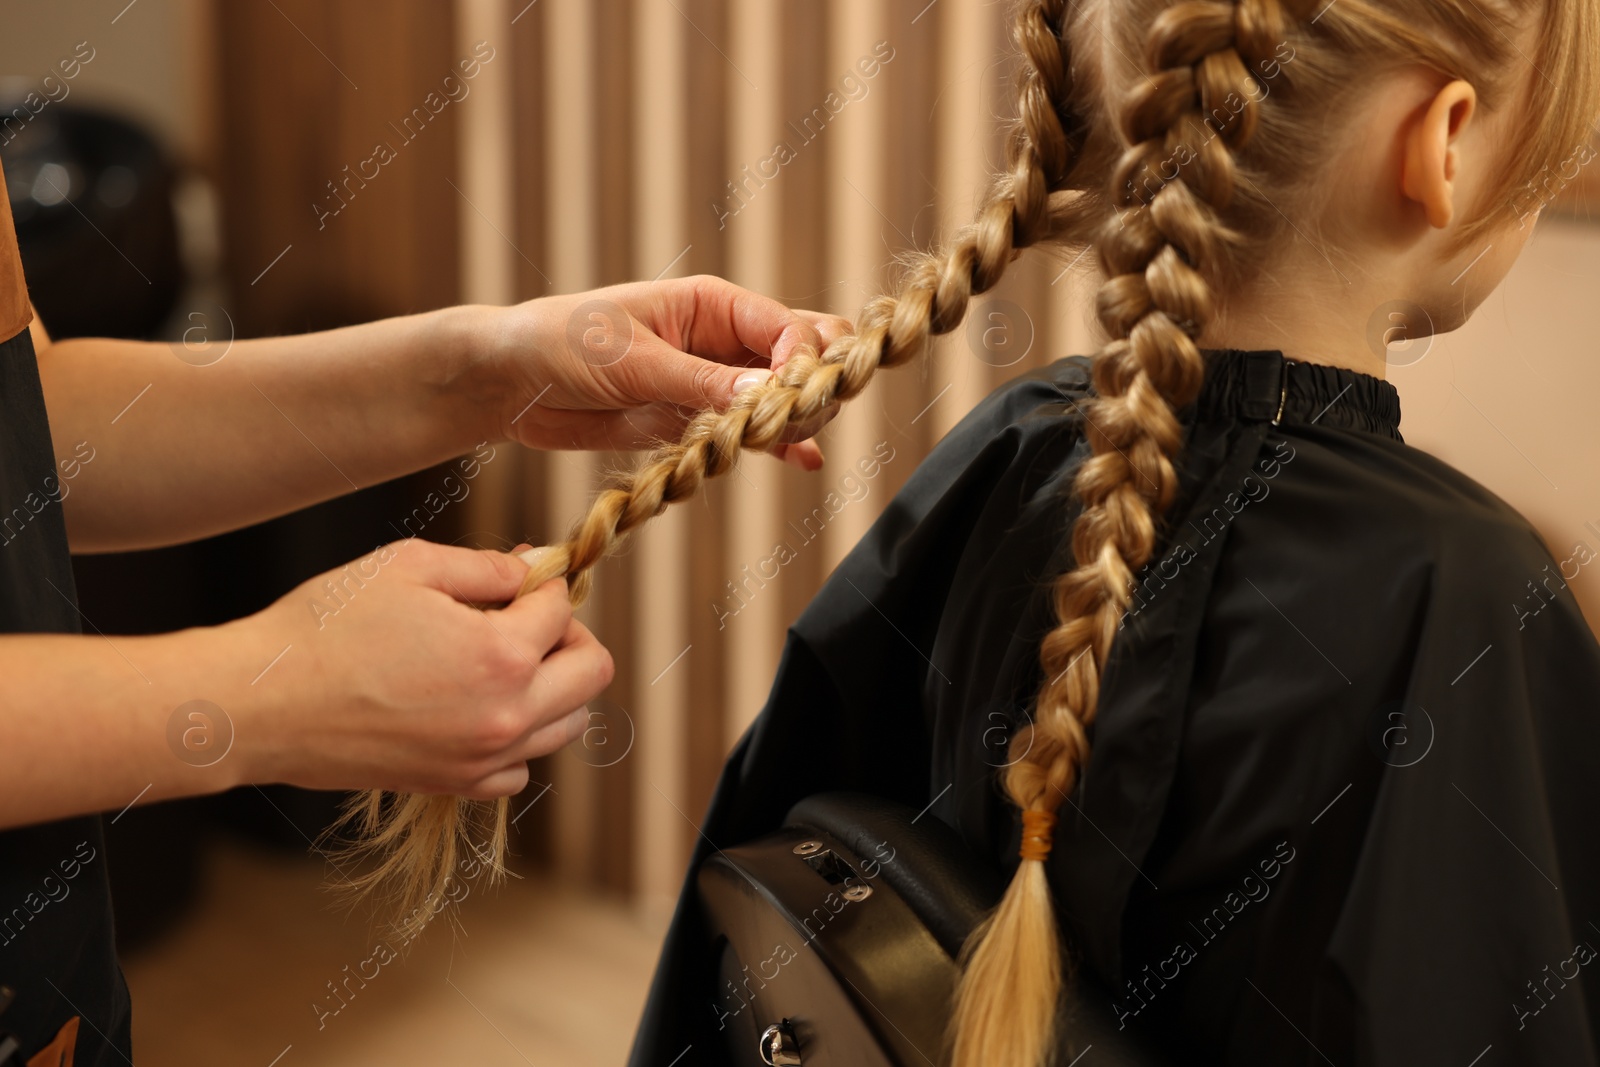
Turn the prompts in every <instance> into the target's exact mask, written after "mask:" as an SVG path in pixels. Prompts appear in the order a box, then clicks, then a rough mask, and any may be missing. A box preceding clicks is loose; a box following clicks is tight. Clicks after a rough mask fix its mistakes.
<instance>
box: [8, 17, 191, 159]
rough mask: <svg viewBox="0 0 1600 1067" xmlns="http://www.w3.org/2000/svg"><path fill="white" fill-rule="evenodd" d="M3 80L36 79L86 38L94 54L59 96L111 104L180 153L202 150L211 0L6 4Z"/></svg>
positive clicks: (36, 82) (35, 82)
mask: <svg viewBox="0 0 1600 1067" xmlns="http://www.w3.org/2000/svg"><path fill="white" fill-rule="evenodd" d="M7 8H8V9H7V11H6V18H5V32H4V33H0V79H13V78H15V79H19V80H20V81H21V82H25V83H32V84H33V85H35V86H37V85H39V83H40V82H41V81H42V80H43V78H44V77H45V76H46V75H50V74H56V75H59V73H60V72H59V71H58V70H57V69H56V63H57V61H58V60H62V59H66V58H69V57H71V56H72V55H73V52H74V49H75V48H76V47H77V46H78V44H79V43H80V42H88V45H89V47H90V48H91V49H93V54H94V59H93V60H92V61H90V62H89V63H87V64H84V65H83V67H82V71H81V73H80V74H79V75H78V76H77V77H76V78H74V79H72V80H71V81H70V82H69V83H68V85H69V90H70V91H69V93H68V95H67V96H65V97H62V98H61V99H66V100H72V101H74V102H76V103H80V104H86V105H89V104H92V105H94V106H96V107H101V108H105V109H107V110H111V111H115V112H117V113H119V114H121V115H124V116H127V117H130V118H133V119H136V120H138V121H139V122H140V123H141V124H143V125H145V126H146V127H148V128H150V129H151V130H153V131H155V132H156V133H157V134H159V135H160V137H161V138H162V140H164V141H165V142H166V143H167V144H168V145H169V146H171V147H172V148H173V149H174V150H175V151H176V152H178V153H179V154H180V155H181V156H182V157H183V158H184V159H185V160H187V161H190V162H194V161H198V160H201V159H204V158H206V157H207V155H208V153H209V149H210V144H209V137H210V133H211V129H212V115H211V112H210V100H211V99H212V86H211V78H212V64H211V60H210V58H209V56H210V55H211V51H212V49H213V47H214V44H213V41H212V33H211V21H210V13H211V9H210V0H134V2H133V3H131V4H130V3H129V2H128V0H72V2H70V3H49V4H21V3H17V4H9V5H7Z"/></svg>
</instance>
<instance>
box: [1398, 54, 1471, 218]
mask: <svg viewBox="0 0 1600 1067" xmlns="http://www.w3.org/2000/svg"><path fill="white" fill-rule="evenodd" d="M1477 110H1478V91H1477V90H1476V89H1474V88H1473V87H1472V85H1471V83H1469V82H1464V81H1453V82H1451V83H1450V84H1449V85H1446V86H1445V87H1444V88H1443V89H1440V90H1439V93H1438V95H1436V96H1435V97H1434V98H1433V100H1432V101H1431V102H1430V103H1429V104H1428V109H1427V111H1426V112H1424V113H1423V115H1422V117H1421V118H1420V119H1418V120H1417V121H1416V123H1415V125H1413V126H1412V128H1411V131H1410V133H1408V134H1407V135H1406V146H1405V167H1404V173H1403V175H1402V177H1401V185H1402V189H1403V191H1404V193H1405V195H1406V197H1407V199H1409V200H1412V201H1415V202H1416V203H1418V204H1420V205H1422V209H1423V210H1424V211H1425V212H1426V213H1427V216H1428V225H1430V226H1433V227H1434V228H1436V229H1440V230H1442V229H1445V228H1446V227H1448V226H1449V225H1450V223H1451V222H1452V221H1454V219H1455V214H1456V205H1455V187H1456V176H1457V174H1458V172H1459V171H1460V169H1461V158H1460V147H1459V145H1458V143H1457V142H1458V141H1459V140H1460V137H1461V134H1462V132H1463V131H1464V130H1465V129H1466V128H1467V126H1468V124H1470V123H1471V122H1472V117H1473V115H1474V114H1476V113H1477Z"/></svg>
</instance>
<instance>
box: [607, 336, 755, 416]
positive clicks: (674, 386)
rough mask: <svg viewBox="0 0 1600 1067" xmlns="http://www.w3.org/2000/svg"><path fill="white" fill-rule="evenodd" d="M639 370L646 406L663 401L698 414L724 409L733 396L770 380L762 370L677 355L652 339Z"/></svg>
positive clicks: (668, 346)
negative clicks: (644, 375)
mask: <svg viewBox="0 0 1600 1067" xmlns="http://www.w3.org/2000/svg"><path fill="white" fill-rule="evenodd" d="M641 354H643V355H645V356H646V358H645V359H643V360H640V364H639V366H640V369H641V370H645V368H646V367H648V370H647V371H646V375H647V381H646V382H645V383H641V384H644V386H645V389H644V392H646V393H647V394H648V395H646V396H642V397H641V398H640V399H641V400H643V401H644V402H646V403H651V402H665V403H667V404H671V405H674V406H677V407H687V408H692V409H694V410H696V411H701V410H704V409H706V408H715V409H716V410H718V411H723V410H726V409H727V407H728V405H729V404H730V403H732V401H733V398H734V396H735V395H736V394H738V393H741V392H743V391H744V390H746V389H750V388H752V387H754V386H757V385H760V384H761V383H762V382H764V381H766V380H767V379H768V378H771V377H772V371H770V370H767V369H766V368H764V367H737V366H734V367H730V366H728V365H726V364H723V363H717V362H714V361H712V360H709V359H701V358H700V357H699V356H693V355H690V354H689V353H687V352H681V351H679V350H678V349H676V348H673V347H672V346H671V345H669V344H667V343H666V342H665V341H661V340H659V339H654V338H653V339H652V343H651V344H650V345H649V346H648V347H647V348H646V351H645V353H641Z"/></svg>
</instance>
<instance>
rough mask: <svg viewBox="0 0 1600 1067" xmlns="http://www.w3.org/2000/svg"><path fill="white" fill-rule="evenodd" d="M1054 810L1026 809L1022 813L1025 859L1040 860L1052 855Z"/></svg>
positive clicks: (1023, 855) (1023, 852)
mask: <svg viewBox="0 0 1600 1067" xmlns="http://www.w3.org/2000/svg"><path fill="white" fill-rule="evenodd" d="M1055 825H1056V813H1055V812H1053V811H1025V812H1023V813H1022V851H1021V853H1020V855H1021V856H1022V858H1023V859H1025V860H1039V861H1040V862H1041V863H1042V862H1043V861H1044V858H1045V857H1046V856H1048V855H1050V844H1051V841H1050V831H1051V830H1053V829H1054V828H1055Z"/></svg>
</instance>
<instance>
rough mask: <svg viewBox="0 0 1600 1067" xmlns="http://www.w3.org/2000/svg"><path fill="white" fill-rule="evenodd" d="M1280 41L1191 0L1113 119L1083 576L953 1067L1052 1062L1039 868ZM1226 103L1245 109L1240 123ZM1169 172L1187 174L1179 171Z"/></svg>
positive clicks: (1187, 377) (1046, 892) (1262, 19)
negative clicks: (1115, 139)
mask: <svg viewBox="0 0 1600 1067" xmlns="http://www.w3.org/2000/svg"><path fill="white" fill-rule="evenodd" d="M1283 33H1284V14H1283V11H1282V8H1281V6H1280V4H1279V0H1240V2H1238V3H1226V2H1208V0H1196V2H1187V3H1181V4H1177V5H1175V6H1173V7H1170V8H1168V9H1166V10H1164V11H1162V12H1161V14H1160V15H1159V16H1158V17H1157V19H1156V20H1155V23H1154V25H1153V26H1152V27H1151V29H1150V33H1149V39H1148V50H1147V55H1146V62H1147V64H1148V65H1149V67H1150V76H1149V77H1148V78H1147V79H1146V80H1145V81H1144V82H1142V83H1141V84H1140V86H1139V87H1138V88H1137V89H1136V90H1135V91H1134V92H1133V93H1132V95H1131V96H1130V98H1129V100H1128V103H1127V105H1126V107H1125V108H1124V109H1123V111H1122V113H1121V116H1120V120H1121V127H1122V134H1123V137H1124V139H1125V140H1126V141H1127V142H1128V143H1129V145H1130V147H1129V148H1128V149H1127V150H1126V151H1125V152H1124V153H1123V157H1122V160H1121V162H1120V163H1119V164H1118V166H1117V167H1116V171H1115V175H1114V178H1113V184H1112V196H1113V197H1114V198H1115V199H1114V203H1115V205H1116V207H1117V208H1118V209H1119V214H1118V217H1117V218H1116V219H1115V220H1114V221H1112V222H1111V223H1110V224H1109V225H1108V226H1107V229H1106V230H1105V232H1104V234H1103V235H1102V238H1101V240H1100V242H1099V246H1098V250H1099V253H1100V263H1101V267H1102V269H1103V271H1104V273H1105V276H1106V278H1107V281H1106V282H1105V285H1104V287H1103V288H1102V290H1101V292H1100V297H1099V304H1098V312H1099V319H1100V322H1101V325H1102V326H1103V327H1104V328H1105V330H1106V332H1107V334H1108V335H1109V337H1110V338H1111V340H1110V341H1109V342H1108V343H1107V344H1106V346H1105V347H1104V348H1103V349H1102V350H1101V351H1100V353H1099V355H1098V356H1097V357H1096V358H1095V360H1094V363H1093V377H1094V384H1095V393H1096V398H1095V399H1093V400H1092V401H1090V402H1089V403H1088V404H1087V405H1085V419H1084V423H1085V425H1084V430H1085V434H1086V436H1087V439H1088V441H1089V443H1090V445H1091V447H1092V449H1093V456H1092V457H1091V458H1090V459H1089V460H1087V461H1086V462H1085V463H1084V465H1083V467H1082V468H1081V469H1080V471H1079V473H1078V476H1077V480H1076V482H1075V484H1074V490H1075V493H1076V494H1077V496H1078V497H1079V498H1080V499H1081V500H1082V502H1083V511H1082V513H1081V515H1080V517H1079V518H1078V520H1077V523H1076V525H1075V526H1074V527H1073V531H1072V549H1073V554H1074V558H1075V559H1076V560H1077V561H1078V565H1077V567H1076V568H1075V569H1073V570H1071V571H1069V572H1068V573H1066V574H1064V575H1062V576H1061V577H1060V578H1059V579H1057V580H1056V582H1055V585H1054V588H1053V590H1052V593H1053V599H1054V606H1055V611H1056V617H1057V619H1058V623H1057V625H1056V628H1055V629H1054V630H1053V631H1052V632H1051V633H1050V634H1049V635H1048V636H1047V637H1046V638H1045V640H1044V643H1043V646H1042V648H1041V650H1040V656H1039V659H1040V663H1041V665H1042V666H1043V668H1044V678H1045V681H1044V685H1043V688H1042V689H1041V691H1040V693H1039V697H1038V700H1037V704H1036V712H1035V715H1034V720H1033V723H1032V724H1031V725H1029V726H1027V727H1024V728H1023V729H1022V730H1020V731H1018V734H1017V735H1016V737H1015V738H1014V739H1013V741H1012V744H1013V746H1017V748H1016V750H1018V751H1021V752H1022V753H1024V754H1023V755H1022V756H1021V757H1020V758H1019V759H1017V761H1016V762H1015V763H1013V764H1012V765H1011V766H1010V767H1009V768H1008V769H1007V772H1006V774H1005V779H1004V785H1005V789H1006V793H1007V795H1008V796H1009V797H1010V799H1011V801H1012V803H1014V804H1015V805H1016V806H1017V807H1018V808H1019V809H1021V810H1022V812H1023V813H1024V817H1023V841H1022V850H1021V855H1022V861H1021V863H1020V864H1019V865H1018V868H1017V872H1016V874H1015V876H1014V877H1013V879H1012V882H1011V884H1010V886H1009V887H1008V889H1007V891H1006V895H1005V898H1004V900H1003V901H1002V902H1001V905H1000V907H999V909H998V910H997V911H996V912H995V914H994V915H993V916H992V917H991V919H990V920H989V921H988V923H987V924H986V926H985V927H983V928H980V930H979V931H978V932H977V933H976V934H975V935H974V941H973V942H971V943H969V945H968V964H967V967H966V970H965V972H964V974H963V979H962V984H961V989H960V993H959V996H958V1001H957V1011H956V1018H955V1033H954V1042H953V1052H954V1056H953V1061H952V1062H953V1063H954V1065H955V1067H977V1065H980V1064H1001V1065H1004V1067H1034V1065H1036V1064H1044V1063H1046V1062H1048V1061H1049V1059H1050V1057H1051V1054H1052V1053H1053V1051H1054V1050H1055V1048H1056V1034H1055V1021H1056V1013H1057V1008H1058V1001H1059V997H1060V990H1061V962H1060V948H1059V940H1058V935H1057V931H1056V923H1055V913H1054V908H1053V905H1052V903H1051V899H1050V888H1049V883H1048V881H1047V880H1046V878H1045V867H1044V861H1045V859H1046V857H1047V856H1048V854H1049V848H1050V831H1051V827H1052V826H1053V824H1054V821H1055V812H1056V809H1057V808H1058V807H1059V806H1060V804H1061V802H1062V801H1063V800H1064V799H1065V798H1066V797H1067V796H1068V795H1069V794H1070V793H1071V791H1072V788H1073V786H1074V785H1075V784H1076V782H1077V778H1078V773H1079V771H1080V769H1081V768H1082V767H1083V765H1084V762H1085V761H1086V760H1087V759H1088V756H1089V741H1088V734H1087V731H1088V728H1089V726H1090V725H1091V724H1092V723H1093V722H1094V716H1095V709H1096V706H1097V704H1098V701H1099V694H1100V679H1101V674H1102V672H1103V671H1104V669H1105V665H1106V662H1107V659H1108V657H1109V656H1110V653H1111V645H1112V641H1113V639H1114V638H1115V637H1116V634H1117V631H1118V628H1119V626H1120V624H1121V621H1122V618H1123V615H1124V613H1125V612H1126V611H1127V608H1128V605H1129V602H1130V599H1131V590H1132V587H1133V581H1134V575H1135V574H1136V573H1137V572H1138V571H1139V570H1140V569H1141V568H1142V567H1143V566H1144V565H1145V563H1146V562H1147V561H1148V560H1149V559H1150V557H1151V554H1152V553H1153V551H1154V549H1155V544H1156V536H1157V528H1156V527H1157V521H1158V518H1159V516H1160V514H1161V513H1162V512H1164V511H1165V510H1166V508H1167V507H1168V506H1169V505H1170V504H1171V502H1172V499H1173V496H1174V494H1175V493H1176V490H1177V474H1176V471H1175V469H1174V467H1173V459H1174V457H1175V456H1176V455H1177V453H1178V451H1179V450H1180V448H1181V447H1182V444H1183V428H1182V426H1181V424H1180V423H1179V421H1178V416H1177V414H1176V409H1179V408H1182V407H1183V406H1184V405H1186V404H1188V403H1190V402H1191V401H1193V400H1194V398H1195V396H1196V394H1197V393H1198V391H1199V388H1200V383H1201V379H1202V376H1203V371H1204V366H1203V362H1202V357H1201V354H1200V350H1199V346H1198V344H1197V343H1196V338H1198V337H1199V336H1200V335H1201V333H1202V332H1203V331H1204V329H1205V327H1206V324H1207V323H1208V322H1209V321H1210V319H1211V318H1212V315H1213V299H1212V289H1211V286H1210V284H1209V283H1208V282H1207V280H1206V277H1205V271H1206V270H1207V268H1208V266H1214V265H1215V263H1216V252H1217V250H1218V248H1219V245H1221V244H1223V243H1225V242H1227V240H1228V236H1229V235H1228V234H1227V232H1226V231H1225V229H1224V228H1223V226H1222V224H1221V222H1220V219H1219V215H1220V213H1221V212H1222V211H1223V209H1225V208H1226V207H1227V206H1228V203H1229V201H1230V199H1231V198H1232V194H1233V185H1234V172H1233V160H1232V156H1231V154H1230V151H1231V149H1234V148H1238V147H1242V146H1243V145H1244V144H1245V143H1246V142H1248V141H1249V139H1250V137H1251V135H1252V134H1253V133H1254V131H1255V126H1256V114H1255V104H1254V102H1253V101H1251V100H1249V99H1248V98H1249V94H1246V93H1245V92H1244V91H1243V90H1244V87H1245V85H1246V84H1247V82H1248V79H1249V78H1250V77H1251V75H1250V73H1249V71H1250V69H1251V68H1252V67H1254V65H1255V64H1256V63H1257V62H1259V61H1262V60H1265V59H1266V58H1268V57H1270V56H1271V55H1272V53H1273V50H1274V49H1275V48H1277V47H1278V46H1279V44H1280V43H1281V42H1282V40H1283ZM1230 94H1232V95H1233V97H1234V99H1236V100H1239V99H1244V100H1246V101H1247V102H1246V106H1245V107H1244V108H1243V109H1242V110H1240V111H1237V112H1235V111H1234V110H1232V109H1231V108H1230V107H1229V106H1228V98H1229V96H1230ZM1208 118H1209V120H1210V121H1211V123H1212V126H1213V129H1214V131H1215V132H1214V133H1213V132H1212V130H1208V129H1207V121H1208ZM1175 158H1177V159H1185V160H1186V162H1184V164H1183V165H1182V166H1180V167H1176V168H1174V167H1173V165H1172V163H1170V162H1169V161H1170V160H1174V159H1175ZM1164 173H1167V174H1171V175H1172V177H1170V178H1165V177H1163V174H1164Z"/></svg>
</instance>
